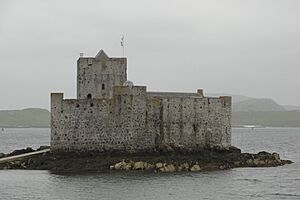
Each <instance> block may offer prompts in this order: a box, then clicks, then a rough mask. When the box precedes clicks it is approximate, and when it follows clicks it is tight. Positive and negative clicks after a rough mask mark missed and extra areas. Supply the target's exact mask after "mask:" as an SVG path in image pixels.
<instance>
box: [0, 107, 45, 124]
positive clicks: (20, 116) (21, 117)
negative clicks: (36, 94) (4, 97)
mask: <svg viewBox="0 0 300 200" xmlns="http://www.w3.org/2000/svg"><path fill="white" fill-rule="evenodd" d="M49 126H50V112H49V111H48V110H46V109H39V108H28V109H24V110H3V111H0V127H49Z"/></svg>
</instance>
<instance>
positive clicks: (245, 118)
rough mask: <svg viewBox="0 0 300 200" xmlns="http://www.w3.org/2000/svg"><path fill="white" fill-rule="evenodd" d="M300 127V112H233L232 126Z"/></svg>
mask: <svg viewBox="0 0 300 200" xmlns="http://www.w3.org/2000/svg"><path fill="white" fill-rule="evenodd" d="M246 124H247V125H250V124H251V125H261V126H272V127H300V111H273V112H233V113H232V125H233V126H241V125H246Z"/></svg>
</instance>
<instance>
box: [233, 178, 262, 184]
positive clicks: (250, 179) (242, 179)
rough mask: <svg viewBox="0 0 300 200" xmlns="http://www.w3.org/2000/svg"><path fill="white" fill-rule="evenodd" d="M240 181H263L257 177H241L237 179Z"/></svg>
mask: <svg viewBox="0 0 300 200" xmlns="http://www.w3.org/2000/svg"><path fill="white" fill-rule="evenodd" d="M237 180H238V181H249V182H255V183H257V182H259V183H262V182H263V181H262V180H259V179H256V178H241V179H237Z"/></svg>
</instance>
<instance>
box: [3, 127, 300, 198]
mask: <svg viewBox="0 0 300 200" xmlns="http://www.w3.org/2000/svg"><path fill="white" fill-rule="evenodd" d="M49 134H50V130H49V129H5V131H4V133H3V132H1V131H0V152H5V153H7V152H10V151H12V150H14V149H19V148H25V147H27V146H33V147H38V146H40V145H49V142H50V137H49ZM232 143H233V145H235V146H237V147H239V148H241V149H242V151H243V152H252V153H257V152H259V151H263V150H264V151H270V152H273V151H275V152H278V153H279V154H280V155H281V157H282V158H284V159H290V160H292V161H294V163H293V164H291V165H285V166H282V167H271V168H236V169H232V170H225V171H213V172H200V173H172V174H167V173H145V172H129V173H127V172H126V173H124V172H112V173H88V174H53V173H50V172H49V171H26V170H1V171H0V199H1V200H2V199H3V200H6V199H20V200H21V199H22V200H24V199H25V200H27V199H28V200H29V199H30V200H35V199H45V200H60V199H66V200H74V199H80V200H81V199H83V200H85V199H125V200H126V199H128V200H129V199H130V200H132V199H164V200H168V199H180V200H184V199H220V200H221V199H222V200H223V199H233V200H235V199H239V200H240V199H264V200H265V199H267V200H268V199H270V200H271V199H272V200H273V199H300V148H299V146H300V128H259V129H254V130H250V129H238V128H234V129H233V133H232Z"/></svg>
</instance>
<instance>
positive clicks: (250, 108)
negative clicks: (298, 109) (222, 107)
mask: <svg viewBox="0 0 300 200" xmlns="http://www.w3.org/2000/svg"><path fill="white" fill-rule="evenodd" d="M232 110H233V112H268V111H285V108H284V107H283V106H281V105H279V104H278V103H276V102H275V101H274V100H273V99H247V100H245V101H240V102H237V103H234V104H233V106H232Z"/></svg>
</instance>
